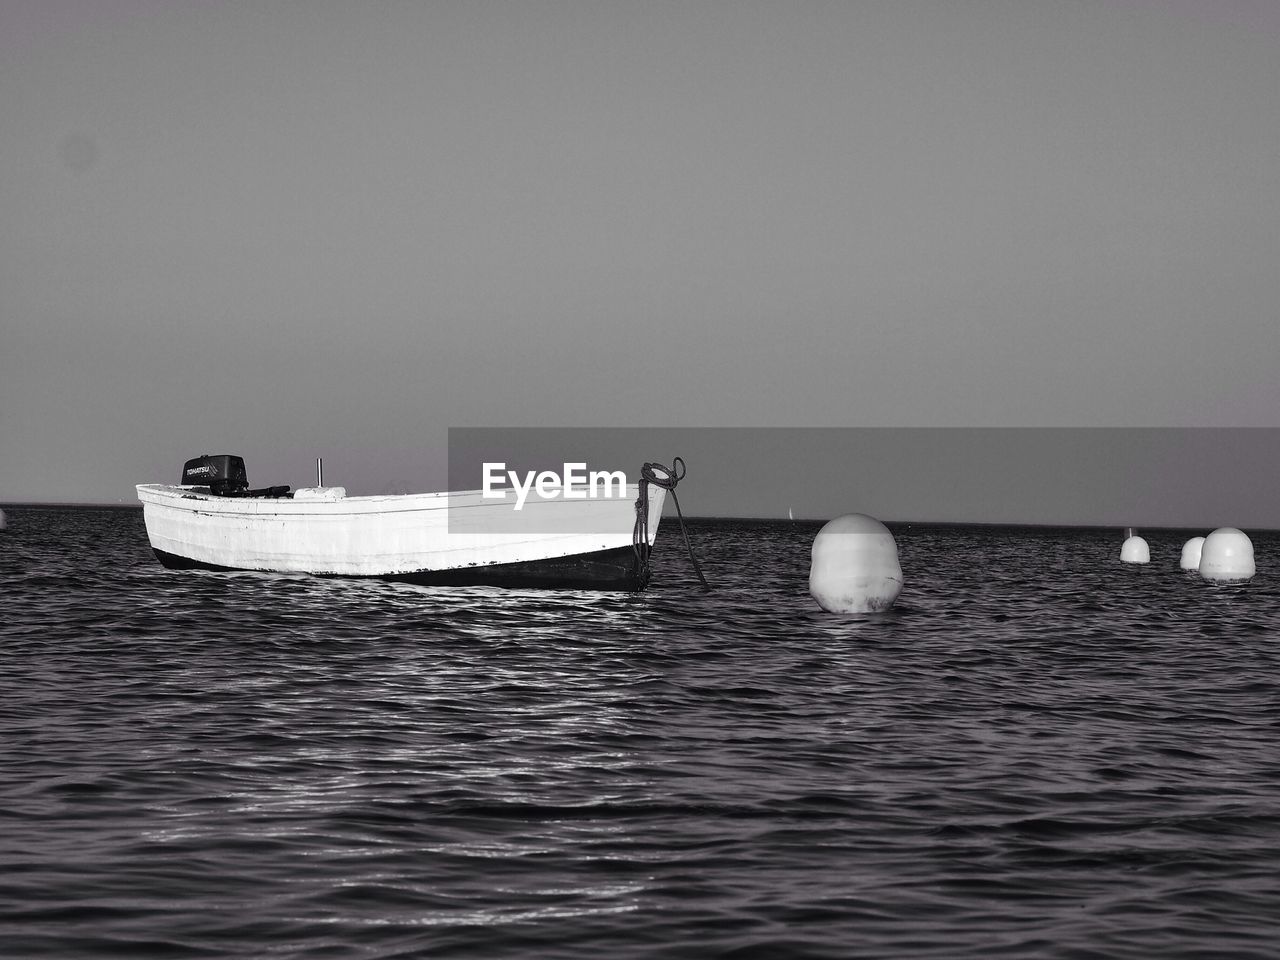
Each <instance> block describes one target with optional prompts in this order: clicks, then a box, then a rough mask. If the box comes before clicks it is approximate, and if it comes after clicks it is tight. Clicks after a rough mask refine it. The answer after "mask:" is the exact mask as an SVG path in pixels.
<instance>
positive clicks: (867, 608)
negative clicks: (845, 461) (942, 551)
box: [809, 513, 902, 613]
mask: <svg viewBox="0 0 1280 960" xmlns="http://www.w3.org/2000/svg"><path fill="white" fill-rule="evenodd" d="M901 591H902V567H901V566H900V565H899V563H898V545H897V543H895V542H894V539H893V534H892V533H890V532H889V528H888V527H886V526H885V525H884V524H883V523H881V522H880V521H879V520H876V519H873V518H872V517H868V516H866V515H865V514H861V513H849V514H845V515H844V516H842V517H836V518H835V519H834V520H832V521H830V522H829V523H828V524H826V526H824V527H823V528H822V529H821V530H819V531H818V535H817V537H815V538H814V541H813V553H812V558H811V564H810V567H809V593H810V594H811V595H812V596H813V599H814V600H816V601H818V606H820V607H822V609H823V610H826V611H827V612H829V613H874V612H876V611H878V610H888V609H889V608H890V607H891V606H893V601H895V600H897V599H898V594H899V593H900V592H901Z"/></svg>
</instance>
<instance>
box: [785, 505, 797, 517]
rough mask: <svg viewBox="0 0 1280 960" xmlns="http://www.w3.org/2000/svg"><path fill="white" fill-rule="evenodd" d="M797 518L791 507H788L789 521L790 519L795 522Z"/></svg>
mask: <svg viewBox="0 0 1280 960" xmlns="http://www.w3.org/2000/svg"><path fill="white" fill-rule="evenodd" d="M795 518H796V515H795V513H794V512H793V511H792V509H791V508H790V507H787V519H788V520H795Z"/></svg>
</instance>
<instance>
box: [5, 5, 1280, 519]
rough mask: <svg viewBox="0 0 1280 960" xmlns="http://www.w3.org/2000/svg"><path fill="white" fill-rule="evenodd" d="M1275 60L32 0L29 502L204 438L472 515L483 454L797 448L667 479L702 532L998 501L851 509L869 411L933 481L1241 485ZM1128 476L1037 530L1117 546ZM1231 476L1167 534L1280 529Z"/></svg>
mask: <svg viewBox="0 0 1280 960" xmlns="http://www.w3.org/2000/svg"><path fill="white" fill-rule="evenodd" d="M1277 49H1280V4H1276V3H1274V2H1272V0H1215V2H1213V3H1208V2H1186V0H1183V2H1179V0H1170V2H1156V0H1130V2H1120V0H1112V2H1089V0H1072V2H1068V0H1063V2H1034V0H1010V2H995V0H933V2H915V0H893V2H887V0H886V2H857V0H849V2H805V0H790V2H771V3H758V2H751V0H731V2H724V0H700V2H693V3H690V2H684V0H681V2H663V0H645V2H625V3H624V2H614V0H589V2H588V0H583V2H577V0H574V2H559V0H547V2H503V3H496V2H487V0H466V2H417V3H414V2H387V3H355V2H349V0H348V2H331V0H308V2H296V3H295V2H284V0H280V2H273V3H259V2H243V3H235V2H230V3H220V2H195V0H155V2H151V0H83V2H79V0H77V2H71V0H0V501H3V502H8V503H12V502H22V501H43V502H86V501H89V502H107V503H114V502H117V501H126V502H127V501H130V500H132V499H133V497H134V491H133V485H134V484H135V483H141V482H176V481H177V479H178V475H179V473H180V470H181V466H182V462H183V461H184V460H186V459H188V458H189V457H193V456H196V455H198V454H200V453H205V452H209V453H214V452H217V453H223V452H225V453H236V454H239V455H241V456H243V457H244V458H245V461H246V464H247V466H248V470H249V478H250V481H251V483H253V484H254V485H268V484H276V483H290V484H292V485H294V486H301V485H305V484H307V483H309V482H312V479H313V477H314V465H315V460H316V457H324V459H325V475H326V481H327V482H331V483H341V484H343V485H345V486H346V487H347V488H348V491H349V492H351V493H379V492H388V491H392V490H404V491H418V490H433V489H440V488H441V487H442V486H443V485H444V484H445V483H446V482H447V472H446V466H445V461H446V459H447V450H448V430H449V428H461V427H484V426H493V427H596V428H599V427H632V428H637V427H665V428H691V427H697V428H758V429H760V428H769V429H768V430H766V431H765V432H764V433H763V434H760V437H764V438H772V439H769V440H767V442H765V443H764V445H763V447H761V448H759V449H756V448H754V447H752V448H749V449H742V450H738V451H730V452H729V453H726V451H725V449H724V444H723V441H724V440H725V439H726V438H727V437H729V436H730V433H729V432H717V431H714V430H703V431H696V432H694V433H691V434H687V435H686V436H685V437H684V439H686V440H688V441H691V442H692V441H697V440H698V439H699V438H703V439H706V438H715V439H714V440H713V441H711V442H709V443H708V444H707V445H705V446H704V447H703V448H701V449H700V448H699V447H698V446H697V445H696V443H695V445H694V447H693V448H692V449H669V450H658V451H653V450H649V449H645V450H638V451H637V452H636V458H635V459H636V464H637V466H638V464H639V463H640V462H642V461H644V460H649V459H655V458H662V459H668V460H669V459H670V457H671V456H673V455H675V454H677V453H678V454H680V455H682V456H683V457H684V458H685V459H686V460H687V461H688V462H689V466H690V477H689V479H688V481H687V482H686V487H687V488H688V490H689V492H688V493H685V494H684V496H685V497H686V498H687V499H689V500H690V505H689V506H690V510H691V511H692V512H696V513H703V514H716V513H745V514H750V515H773V514H775V513H776V512H777V511H778V510H779V509H785V507H780V503H781V502H782V501H783V500H787V501H791V500H795V499H806V491H807V492H808V493H813V494H814V495H815V496H816V494H817V492H818V491H819V490H822V491H828V492H829V491H831V490H836V491H840V492H841V493H840V498H841V499H840V502H839V503H838V504H836V503H834V501H832V500H831V499H830V498H829V496H828V498H827V499H823V500H821V501H820V502H819V500H817V499H814V498H813V497H808V498H807V499H808V500H809V502H810V503H811V504H812V507H811V509H809V510H807V511H806V513H807V514H808V515H814V516H821V515H823V512H824V511H828V510H831V511H834V512H848V511H856V510H863V511H865V510H867V509H868V508H867V506H866V505H867V504H872V505H876V504H881V503H883V502H886V501H885V500H884V496H883V495H884V494H885V492H886V490H887V487H885V486H884V484H889V485H890V486H892V487H893V488H894V489H895V490H896V493H895V496H896V497H897V499H894V500H893V501H892V507H893V509H894V510H900V511H901V513H900V514H899V516H900V517H901V518H909V517H917V518H921V519H941V520H945V519H984V518H989V519H993V520H994V519H1000V518H1001V516H1000V514H1001V511H1000V509H998V507H999V503H998V498H996V497H994V496H992V497H989V498H988V499H987V500H986V501H985V502H984V500H983V498H982V493H983V490H984V489H989V486H990V485H989V481H986V480H982V481H975V483H976V486H974V487H973V489H972V490H971V491H970V493H971V494H972V496H973V498H974V499H973V501H972V502H970V501H968V500H966V501H964V503H965V505H964V507H963V509H961V508H960V507H959V506H957V505H955V504H953V503H952V502H951V501H950V498H949V495H948V494H947V493H946V492H945V491H944V492H942V493H940V492H939V490H938V488H937V487H936V485H933V484H927V483H923V482H918V483H906V484H904V483H903V479H902V477H903V472H902V471H898V472H897V473H896V474H895V475H894V477H892V478H890V479H881V480H877V481H875V483H879V484H881V486H876V485H875V483H872V481H871V480H868V481H867V482H866V483H865V484H860V485H853V486H850V485H848V484H846V483H844V482H843V478H844V477H845V475H847V468H848V467H849V466H850V465H851V464H855V463H857V462H859V461H861V462H865V461H866V457H867V454H866V450H865V449H860V447H859V444H858V443H857V442H854V441H855V440H858V439H865V436H863V435H861V434H859V433H858V430H861V429H865V428H896V429H889V430H888V431H887V432H885V433H882V434H878V435H877V436H879V437H880V438H881V439H884V438H888V437H898V438H902V439H901V442H902V443H903V444H904V446H902V447H901V448H900V449H899V448H894V447H892V446H890V447H884V446H883V445H882V446H880V447H877V448H876V450H877V454H876V455H877V456H878V457H880V458H881V459H883V460H887V461H888V462H893V461H894V460H895V458H897V457H898V456H899V455H901V458H902V462H903V463H904V464H912V465H914V467H913V469H914V470H916V471H918V472H917V473H915V474H913V476H915V477H917V478H923V477H926V476H932V477H938V476H946V475H947V474H946V471H947V470H955V469H957V468H956V466H955V461H954V459H949V457H950V454H947V455H943V454H942V453H939V455H938V456H937V457H933V458H931V456H930V454H929V449H930V448H925V449H924V450H923V451H922V450H920V449H918V443H917V442H918V440H919V438H920V437H921V436H924V434H921V433H919V432H915V431H912V430H906V429H903V428H916V430H919V429H921V428H932V429H936V428H964V429H956V430H955V432H953V433H945V434H942V435H940V436H941V437H942V438H943V439H940V440H939V441H938V444H939V446H938V447H937V449H939V450H940V451H947V450H950V448H951V446H954V445H955V444H956V443H958V444H961V445H962V446H963V445H964V444H966V443H968V442H969V439H970V438H973V437H978V436H979V435H980V434H979V433H975V432H973V431H975V430H979V431H980V430H981V429H982V428H1034V429H1031V430H1030V432H1026V433H1005V434H1001V436H1004V437H1006V438H1009V437H1015V436H1019V437H1023V438H1028V437H1033V436H1040V435H1041V432H1042V431H1045V430H1048V429H1049V428H1109V429H1110V430H1114V429H1116V428H1168V429H1170V430H1172V432H1170V433H1167V434H1165V435H1164V436H1165V441H1161V442H1162V443H1163V442H1166V441H1168V439H1169V438H1171V437H1172V438H1176V440H1177V442H1178V443H1181V444H1190V446H1187V447H1186V448H1185V449H1184V450H1183V451H1182V452H1181V453H1180V454H1179V456H1178V457H1177V459H1178V460H1179V461H1180V462H1184V463H1193V464H1195V463H1200V464H1203V463H1204V462H1205V459H1204V458H1205V457H1206V456H1211V455H1214V450H1215V449H1217V448H1216V447H1215V446H1214V444H1215V443H1217V442H1219V441H1214V440H1213V437H1214V436H1215V433H1214V431H1212V430H1204V429H1200V430H1195V429H1189V428H1228V427H1230V428H1245V427H1252V428H1264V427H1265V428H1275V427H1280V376H1277V375H1276V369H1275V368H1276V365H1277V360H1278V359H1280V322H1278V321H1280V316H1278V315H1277V314H1278V313H1280V310H1278V306H1280V269H1278V267H1277V265H1278V264H1280V92H1278V91H1280V57H1277V56H1276V54H1275V51H1276V50H1277ZM786 428H794V429H796V430H799V429H800V428H847V430H848V431H850V432H847V433H844V434H823V433H821V432H817V433H814V432H804V434H803V435H804V436H805V437H809V438H818V439H822V438H823V437H826V438H828V439H829V438H831V437H832V436H837V437H841V438H843V439H842V440H839V441H838V442H837V449H835V450H830V449H825V448H814V449H811V450H808V451H807V452H806V451H805V450H795V449H792V448H791V447H789V446H788V445H787V444H786V443H785V442H784V441H782V440H780V439H779V438H782V437H785V436H786V432H787V431H786ZM1175 428H1176V429H1175ZM1044 435H1046V436H1064V435H1062V434H1052V433H1048V434H1044ZM738 436H739V438H747V437H748V436H749V434H747V433H743V434H739V435H738ZM1082 436H1090V437H1094V438H1103V437H1111V438H1112V439H1114V438H1116V437H1118V436H1120V434H1116V433H1111V432H1107V431H1106V430H1098V431H1094V432H1092V433H1087V434H1082ZM1230 436H1232V437H1234V438H1236V439H1239V438H1240V437H1256V438H1258V439H1259V440H1262V441H1274V440H1275V435H1273V434H1271V433H1270V432H1268V431H1261V432H1257V433H1253V434H1249V433H1244V434H1241V433H1238V432H1237V433H1233V434H1230ZM947 438H949V439H947ZM754 439H759V437H755V438H754ZM775 441H776V442H777V443H778V444H779V445H778V447H777V448H776V449H774V448H771V447H770V446H769V443H773V442H775ZM1233 442H1234V440H1233ZM1197 444H1199V445H1197ZM1121 447H1122V448H1125V449H1128V448H1130V447H1131V445H1130V444H1129V443H1127V442H1125V443H1123V444H1121ZM1028 449H1029V450H1031V453H1029V454H1028V455H1027V456H1031V457H1033V458H1034V457H1041V458H1042V459H1041V460H1040V461H1039V463H1040V464H1041V467H1043V465H1044V464H1049V463H1057V462H1058V458H1057V455H1056V454H1052V453H1046V452H1044V451H1045V450H1046V449H1048V448H1045V447H1044V446H1043V444H1042V441H1040V440H1034V441H1032V445H1031V447H1030V448H1028ZM1037 450H1039V451H1040V452H1039V453H1036V452H1035V451H1037ZM1108 450H1110V447H1108V446H1107V444H1105V443H1104V444H1102V446H1101V447H1095V448H1091V449H1090V451H1089V455H1086V456H1080V457H1078V458H1077V459H1076V461H1075V465H1076V470H1074V471H1063V470H1048V469H1041V470H1040V471H1039V473H1040V474H1042V479H1041V481H1040V485H1039V486H1038V487H1037V489H1038V490H1040V487H1042V488H1043V489H1042V490H1040V492H1039V493H1037V494H1036V495H1035V496H1031V497H1030V498H1029V499H1028V500H1027V501H1026V503H1025V504H1023V505H1022V506H1020V508H1019V509H1020V510H1021V513H1020V514H1019V516H1018V517H1017V518H1015V519H1019V520H1025V521H1028V522H1034V521H1036V520H1038V519H1045V520H1046V521H1052V522H1096V521H1099V520H1100V519H1101V518H1104V517H1105V518H1107V520H1106V522H1110V521H1109V518H1110V517H1111V515H1112V513H1111V511H1110V508H1109V507H1108V505H1106V504H1100V503H1092V504H1089V503H1081V502H1079V501H1078V500H1076V499H1072V497H1074V496H1075V495H1076V494H1078V493H1079V491H1080V489H1082V487H1081V483H1082V477H1085V478H1086V479H1087V483H1086V484H1085V486H1084V489H1088V490H1092V491H1098V496H1099V497H1101V496H1103V495H1105V493H1106V491H1107V489H1108V488H1107V482H1108V478H1109V477H1113V476H1116V475H1117V474H1116V463H1115V462H1114V460H1113V459H1111V458H1110V454H1109V453H1108V452H1107V451H1108ZM730 454H735V455H741V456H743V457H745V456H748V455H750V456H753V457H755V458H757V459H758V460H764V461H772V462H781V461H782V460H784V459H785V460H786V461H787V462H788V463H789V464H791V467H790V468H789V469H788V472H787V476H788V477H789V478H790V479H789V482H790V483H791V486H790V487H789V488H786V489H781V488H780V486H781V485H782V483H783V481H782V480H781V479H780V478H771V479H768V480H765V479H761V478H760V477H759V476H758V475H757V478H756V480H755V482H752V483H745V482H743V481H742V479H741V473H738V472H735V473H734V474H733V475H732V476H730V475H729V474H728V473H727V471H726V469H725V465H726V463H727V462H728V461H730V460H733V461H734V462H737V459H736V458H735V456H731V455H730ZM1163 456H1164V455H1162V457H1163ZM700 457H701V462H700V460H699V458H700ZM717 458H719V460H718V459H717ZM1158 459H1159V458H1158ZM1164 459H1166V460H1167V459H1168V458H1167V457H1164ZM1243 459H1244V460H1247V461H1248V462H1249V464H1250V466H1251V468H1253V469H1257V470H1259V471H1266V470H1268V469H1269V471H1270V477H1271V480H1272V482H1273V486H1274V478H1275V477H1276V476H1280V469H1277V467H1280V445H1277V444H1275V443H1274V442H1270V443H1264V444H1263V445H1262V446H1261V447H1260V448H1259V449H1258V450H1256V451H1252V452H1251V453H1249V455H1248V456H1247V457H1244V458H1243ZM797 460H798V461H799V462H796V461H797ZM992 462H993V463H994V462H998V460H993V461H992ZM1023 462H1026V461H1025V459H1024V460H1023ZM1162 462H1163V461H1162ZM1236 462H1242V460H1241V458H1239V457H1237V458H1236ZM699 469H701V470H702V471H703V475H704V476H708V477H710V478H715V481H714V482H709V483H707V484H706V485H705V486H704V487H702V488H701V489H697V484H696V477H697V476H698V471H699ZM1188 469H1189V468H1188ZM1202 469H1204V470H1205V471H1206V480H1205V482H1204V483H1203V484H1199V485H1198V486H1199V489H1201V490H1202V491H1209V493H1202V494H1201V495H1203V496H1207V497H1209V498H1210V499H1211V500H1212V501H1213V502H1212V503H1209V504H1208V505H1205V504H1201V505H1200V507H1192V506H1186V508H1185V510H1186V512H1181V513H1180V512H1178V511H1179V510H1182V509H1183V508H1182V507H1181V506H1179V507H1178V509H1177V510H1174V513H1176V514H1177V515H1176V516H1172V517H1171V518H1170V519H1169V521H1168V522H1169V523H1171V524H1173V525H1177V524H1178V522H1179V521H1185V522H1186V523H1187V524H1188V525H1193V524H1198V523H1206V522H1217V520H1218V517H1219V516H1222V518H1223V520H1224V522H1231V520H1232V519H1234V517H1233V509H1235V508H1237V507H1238V508H1239V511H1241V512H1242V513H1244V512H1247V516H1248V517H1249V520H1248V521H1247V522H1250V523H1259V524H1262V525H1267V526H1272V527H1280V497H1278V498H1273V499H1275V501H1276V503H1275V504H1274V505H1273V507H1271V508H1270V509H1271V512H1270V513H1267V510H1268V508H1267V507H1266V505H1265V504H1263V505H1259V504H1257V503H1255V502H1254V499H1256V497H1254V494H1252V493H1250V494H1248V496H1246V495H1245V494H1243V493H1240V490H1242V489H1244V487H1249V488H1250V489H1252V486H1256V483H1257V479H1258V478H1257V477H1250V478H1240V477H1237V478H1234V479H1233V481H1232V482H1231V483H1225V484H1224V483H1223V482H1222V479H1221V478H1222V477H1223V476H1229V475H1230V473H1231V471H1232V469H1234V467H1233V465H1232V464H1215V465H1214V466H1213V469H1212V470H1209V469H1208V468H1202ZM1178 474H1179V471H1178V470H1170V469H1160V470H1157V469H1155V468H1154V467H1151V468H1148V466H1147V465H1146V463H1145V462H1144V461H1142V460H1141V459H1138V460H1135V461H1134V462H1133V463H1131V464H1128V466H1126V468H1125V472H1124V473H1123V475H1122V476H1121V477H1119V478H1118V479H1117V481H1116V482H1117V485H1125V486H1128V487H1130V488H1135V489H1142V490H1144V491H1148V502H1158V501H1159V500H1160V498H1161V497H1162V496H1163V495H1164V494H1163V493H1162V488H1161V483H1162V482H1164V480H1169V479H1170V478H1173V477H1175V476H1177V475H1178ZM982 475H984V474H982V472H981V471H979V472H977V473H974V472H972V471H971V472H969V473H965V474H964V475H962V476H956V477H954V478H953V480H954V484H953V486H954V485H955V484H960V485H963V483H964V482H966V478H975V477H979V476H982ZM1186 476H1187V475H1186V473H1183V474H1182V481H1181V483H1182V487H1183V488H1186V487H1187V480H1186ZM734 477H737V478H738V479H737V480H735V479H734ZM1215 477H1216V478H1217V479H1214V478H1215ZM796 478H803V483H804V484H807V486H802V485H799V484H800V482H799V481H797V479H796ZM984 484H985V485H986V486H985V487H984ZM695 489H697V493H696V494H695V493H694V490H695ZM911 491H915V495H914V497H907V496H906V494H907V493H909V492H911ZM682 493H683V488H682ZM899 494H901V495H902V496H898V495H899ZM1236 496H1241V497H1244V499H1241V500H1240V501H1239V502H1238V503H1236V502H1235V501H1233V500H1232V498H1233V497H1236ZM904 497H905V499H904ZM1250 498H1253V499H1250ZM693 501H696V502H697V504H698V509H693V505H692V504H693ZM1182 502H1183V501H1181V500H1177V499H1176V498H1175V497H1173V495H1172V494H1170V501H1169V503H1170V504H1175V503H1177V504H1182ZM1170 509H1173V508H1172V507H1171V508H1170ZM1259 511H1261V515H1258V512H1259ZM1126 512H1127V513H1132V512H1134V511H1126ZM1167 512H1169V511H1158V510H1156V511H1152V514H1153V515H1154V514H1159V515H1160V516H1162V517H1163V516H1164V514H1165V513H1167ZM971 513H976V514H979V515H978V516H970V514H971ZM1024 514H1026V515H1024ZM1210 514H1212V516H1210ZM1137 522H1154V521H1150V520H1142V519H1140V518H1139V519H1138V520H1137ZM1244 522H1246V521H1240V523H1244Z"/></svg>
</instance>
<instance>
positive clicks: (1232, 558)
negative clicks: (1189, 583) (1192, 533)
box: [1199, 527, 1256, 580]
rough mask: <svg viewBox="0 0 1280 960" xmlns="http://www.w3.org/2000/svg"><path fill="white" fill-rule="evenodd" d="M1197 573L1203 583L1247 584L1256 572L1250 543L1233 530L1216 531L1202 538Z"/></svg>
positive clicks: (1246, 538)
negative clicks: (1214, 581)
mask: <svg viewBox="0 0 1280 960" xmlns="http://www.w3.org/2000/svg"><path fill="white" fill-rule="evenodd" d="M1199 569H1200V576H1202V577H1204V578H1205V579H1206V580H1248V579H1249V578H1250V577H1252V576H1253V575H1254V573H1255V569H1256V568H1255V567H1254V564H1253V541H1252V540H1250V539H1249V538H1248V537H1247V536H1246V535H1245V534H1244V533H1243V531H1240V530H1237V529H1236V528H1235V527H1219V528H1218V529H1217V530H1215V531H1213V533H1211V534H1209V535H1208V536H1207V537H1205V538H1204V545H1203V546H1202V547H1201V548H1200V567H1199Z"/></svg>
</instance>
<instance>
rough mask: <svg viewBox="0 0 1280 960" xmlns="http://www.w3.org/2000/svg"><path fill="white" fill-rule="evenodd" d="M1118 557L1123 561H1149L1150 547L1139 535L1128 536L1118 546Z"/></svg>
mask: <svg viewBox="0 0 1280 960" xmlns="http://www.w3.org/2000/svg"><path fill="white" fill-rule="evenodd" d="M1120 559H1121V560H1123V561H1124V562H1125V563H1150V562H1151V549H1150V548H1149V547H1148V546H1147V541H1145V540H1143V539H1142V538H1141V537H1139V536H1136V535H1134V536H1130V537H1129V539H1127V540H1125V542H1124V543H1123V544H1122V545H1121V547H1120Z"/></svg>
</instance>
